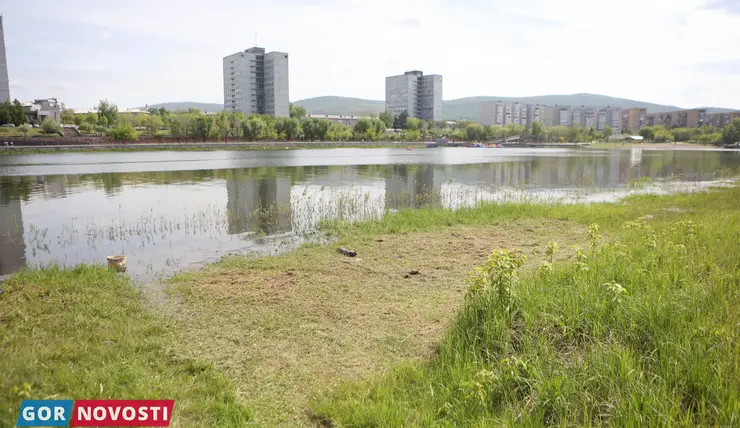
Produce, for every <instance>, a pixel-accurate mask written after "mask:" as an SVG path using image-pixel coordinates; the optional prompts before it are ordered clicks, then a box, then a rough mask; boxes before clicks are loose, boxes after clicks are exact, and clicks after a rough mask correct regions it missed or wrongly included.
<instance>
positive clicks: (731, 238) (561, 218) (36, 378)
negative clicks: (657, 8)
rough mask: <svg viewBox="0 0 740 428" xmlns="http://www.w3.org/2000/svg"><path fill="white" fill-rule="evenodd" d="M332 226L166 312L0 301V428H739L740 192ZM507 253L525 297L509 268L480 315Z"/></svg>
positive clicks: (203, 284) (212, 278) (105, 298)
mask: <svg viewBox="0 0 740 428" xmlns="http://www.w3.org/2000/svg"><path fill="white" fill-rule="evenodd" d="M640 218H644V220H641V221H637V220H638V219H640ZM594 223H596V224H598V225H599V226H600V228H599V230H598V231H597V230H595V229H593V228H591V229H589V226H590V225H591V224H594ZM324 227H325V229H326V230H327V232H328V233H329V234H330V235H332V236H333V237H334V238H335V239H336V240H337V242H336V243H334V244H331V245H307V246H304V247H302V248H300V249H298V250H296V251H294V252H291V253H287V254H283V255H280V256H276V257H265V258H250V257H230V258H227V259H224V260H223V261H221V262H219V263H216V264H213V265H210V266H208V267H207V268H205V269H203V270H200V271H194V272H188V273H183V274H181V275H178V276H176V277H175V278H172V279H171V280H170V281H168V282H167V284H165V290H166V291H167V293H164V295H162V294H159V293H157V294H156V295H149V294H142V292H137V291H136V290H135V288H134V287H133V286H132V285H131V284H130V283H128V282H127V281H125V280H124V279H122V278H120V277H118V276H116V275H114V274H111V273H109V272H107V271H105V270H103V269H100V268H90V267H82V268H77V269H71V270H55V269H47V270H40V271H31V272H25V273H22V274H19V275H16V276H14V277H13V278H12V279H11V280H9V281H6V282H3V283H2V284H0V288H2V289H3V292H2V294H0V325H2V326H3V327H4V329H0V354H1V355H2V356H3V358H2V359H0V388H1V389H0V412H1V413H0V425H2V424H3V423H4V422H6V421H10V423H13V422H14V420H15V418H16V417H17V411H18V403H19V401H20V399H21V398H23V397H31V398H46V397H59V398H62V397H73V398H98V397H115V398H135V397H139V398H150V397H151V398H153V397H167V398H175V399H176V400H177V403H176V407H175V416H176V417H177V418H178V424H179V425H180V426H243V425H244V424H245V423H246V421H247V420H248V419H249V420H251V421H252V422H253V423H256V424H261V425H263V426H313V425H315V424H317V423H325V424H327V423H335V424H337V425H340V426H433V425H447V426H482V425H492V426H497V425H500V424H512V425H513V424H523V425H533V426H537V425H542V424H546V423H547V424H567V425H599V424H607V423H609V424H617V425H630V424H633V425H638V424H640V425H645V426H653V425H681V424H684V425H690V424H697V423H699V424H704V425H723V424H724V425H736V424H737V422H738V419H737V418H738V417H740V416H738V415H740V405H739V404H738V398H737V393H736V392H737V391H738V390H740V381H739V380H738V379H740V376H739V375H740V373H739V372H738V366H739V361H738V355H739V354H740V352H739V351H740V349H738V339H740V337H739V336H740V332H739V331H738V328H737V325H738V322H739V318H738V315H740V314H738V309H737V308H740V305H738V304H740V301H738V300H740V297H739V293H738V278H740V271H738V266H740V252H738V248H737V247H738V244H737V242H740V189H736V188H730V189H719V190H716V191H713V192H708V193H696V194H679V195H671V196H649V195H643V196H637V197H631V198H629V199H628V200H627V201H625V202H621V203H615V204H592V205H538V204H528V203H516V204H512V203H507V204H488V205H483V206H480V207H478V208H474V209H462V210H459V211H455V212H453V211H447V210H443V209H433V208H427V209H421V210H414V211H412V210H409V211H401V212H399V213H397V214H392V215H387V216H385V217H384V218H382V219H381V220H377V221H371V222H365V223H361V224H355V225H350V224H343V223H338V222H335V223H330V224H325V225H324ZM550 242H556V243H557V244H558V245H557V249H556V250H555V251H554V253H553V250H552V249H551V248H554V247H553V246H552V245H550V244H549V243H550ZM617 242H618V243H617ZM592 243H593V246H592ZM338 245H341V246H344V247H347V248H350V249H352V250H355V251H357V252H358V256H357V257H355V258H348V257H344V256H342V255H341V254H338V253H337V251H336V247H337V246H338ZM574 246H579V247H580V248H581V249H582V253H579V252H578V251H577V250H576V249H575V248H573V247H574ZM496 248H506V249H511V248H518V249H519V250H520V251H521V254H523V255H525V256H527V259H526V260H523V261H522V265H521V266H520V267H518V268H517V269H516V272H517V273H518V276H519V277H520V279H519V280H518V281H515V280H513V279H512V278H513V275H514V269H511V268H510V267H512V266H518V265H519V258H518V256H516V255H517V254H519V253H518V252H514V253H512V254H513V255H511V254H510V255H506V254H504V255H503V256H500V257H497V258H496V259H495V260H494V262H495V263H494V264H493V266H494V269H493V270H491V271H490V272H489V273H494V274H495V275H493V277H494V278H497V281H496V282H495V283H494V284H490V283H489V282H486V281H481V280H480V279H479V280H478V281H477V282H476V283H475V285H474V287H472V289H473V290H477V291H478V292H477V293H475V294H471V293H470V292H469V290H470V289H471V287H470V283H468V282H466V280H465V278H466V276H467V274H468V272H470V271H472V270H474V269H475V268H476V266H487V265H488V266H490V264H487V263H486V260H487V258H488V256H489V255H490V254H491V250H493V249H496ZM548 249H550V250H548ZM548 254H549V255H548ZM581 254H582V255H581ZM550 257H551V260H550ZM546 258H547V259H548V261H549V267H545V268H541V266H542V265H543V262H544V261H545V259H546ZM466 296H467V297H466ZM155 297H156V298H155ZM101 385H102V386H101ZM733 394H734V395H733ZM245 406H246V407H245ZM247 407H248V408H249V409H251V411H250V410H248V409H247Z"/></svg>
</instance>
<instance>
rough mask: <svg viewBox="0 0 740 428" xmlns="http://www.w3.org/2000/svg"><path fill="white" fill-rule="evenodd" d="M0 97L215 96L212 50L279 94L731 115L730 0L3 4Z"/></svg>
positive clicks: (736, 104)
mask: <svg viewBox="0 0 740 428" xmlns="http://www.w3.org/2000/svg"><path fill="white" fill-rule="evenodd" d="M0 13H2V14H3V22H4V29H5V44H6V49H7V60H8V71H9V76H10V85H11V87H10V91H11V97H12V98H18V99H21V100H30V99H33V98H46V97H58V98H60V99H61V100H62V101H63V102H64V103H65V104H66V105H67V106H68V107H72V108H91V107H93V106H94V105H95V104H97V101H98V100H100V99H109V100H111V101H112V102H114V103H116V104H117V105H118V106H119V107H120V108H130V107H138V106H143V105H146V104H155V103H160V102H175V101H197V102H216V103H221V102H223V75H222V73H223V72H222V58H223V57H224V56H227V55H230V54H232V53H235V52H238V51H241V50H244V49H247V48H249V47H252V46H255V44H256V45H258V46H261V47H264V48H266V49H267V51H272V50H275V51H282V52H288V53H289V54H290V59H289V61H290V100H291V101H297V100H300V99H305V98H310V97H316V96H323V95H337V96H346V97H357V98H367V99H375V100H382V99H384V97H385V76H390V75H396V74H402V73H403V72H404V71H407V70H412V69H418V70H423V71H424V73H425V74H441V75H442V76H443V81H444V89H443V92H444V99H446V100H449V99H456V98H462V97H470V96H502V97H509V96H511V97H515V96H534V95H546V94H573V93H583V92H589V93H596V94H602V95H610V96H616V97H621V98H629V99H635V100H640V101H648V102H654V103H659V104H668V105H675V106H679V107H682V108H691V107H700V106H714V107H726V108H738V109H740V49H738V46H740V0H618V1H612V2H604V1H595V0H516V1H512V0H508V1H499V0H495V1H484V0H424V1H419V0H417V1H405V0H373V1H359V0H304V1H301V0H270V1H252V0H209V1H208V2H203V1H197V2H196V1H192V0H179V1H170V0H126V1H118V0H108V1H105V2H91V1H88V0H53V1H50V0H35V1H33V2H29V1H28V0H3V1H2V3H0Z"/></svg>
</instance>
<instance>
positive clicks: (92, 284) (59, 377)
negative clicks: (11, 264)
mask: <svg viewBox="0 0 740 428" xmlns="http://www.w3.org/2000/svg"><path fill="white" fill-rule="evenodd" d="M0 289H2V292H1V294H0V426H14V425H15V422H16V420H17V418H18V412H19V409H20V403H21V400H23V399H108V398H111V399H150V398H151V399H155V398H161V399H175V412H174V414H173V425H172V426H182V427H188V426H244V425H246V424H248V423H249V421H250V420H251V412H250V411H249V409H248V408H246V407H245V406H244V405H243V404H242V403H241V402H240V401H239V400H238V397H237V396H236V394H235V390H234V387H233V386H232V385H231V384H230V383H229V382H228V381H227V380H226V378H224V377H223V376H222V375H221V374H220V373H218V372H217V371H216V370H215V369H214V368H213V366H212V365H211V364H209V363H206V362H204V361H202V360H201V361H198V360H194V359H187V358H182V357H181V356H179V355H181V354H180V353H178V352H176V350H175V349H174V343H176V340H175V337H174V334H173V333H174V332H175V331H176V330H175V327H174V326H173V325H172V323H171V322H170V321H169V320H168V319H165V318H163V317H159V316H157V315H154V314H152V313H151V312H150V311H148V310H147V309H145V307H144V305H143V302H142V296H141V294H140V293H139V292H137V291H136V290H135V288H134V286H133V285H132V284H131V283H130V282H129V281H128V280H127V279H126V278H125V277H122V276H119V275H116V274H115V273H113V272H111V271H108V270H107V269H104V268H102V267H98V266H95V267H87V266H81V267H77V268H73V269H67V270H63V269H58V268H56V267H50V268H46V269H41V270H34V271H27V272H23V273H20V274H18V275H15V276H13V277H12V278H11V279H9V280H7V281H3V282H2V283H0Z"/></svg>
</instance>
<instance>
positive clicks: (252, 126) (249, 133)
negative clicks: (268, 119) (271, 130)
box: [242, 116, 268, 141]
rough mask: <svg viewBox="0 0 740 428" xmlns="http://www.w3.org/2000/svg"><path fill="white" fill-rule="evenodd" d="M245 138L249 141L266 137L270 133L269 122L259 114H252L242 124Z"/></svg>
mask: <svg viewBox="0 0 740 428" xmlns="http://www.w3.org/2000/svg"><path fill="white" fill-rule="evenodd" d="M242 128H243V131H242V133H243V134H244V138H245V139H246V140H247V141H256V140H259V139H264V136H265V135H266V134H267V133H268V132H267V131H268V129H267V123H265V121H264V120H263V119H262V118H261V117H259V116H251V117H249V119H247V120H246V122H244V123H243V124H242Z"/></svg>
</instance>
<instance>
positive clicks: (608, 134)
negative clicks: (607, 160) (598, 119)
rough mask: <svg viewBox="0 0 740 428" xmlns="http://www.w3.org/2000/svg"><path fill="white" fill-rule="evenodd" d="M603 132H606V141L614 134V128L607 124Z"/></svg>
mask: <svg viewBox="0 0 740 428" xmlns="http://www.w3.org/2000/svg"><path fill="white" fill-rule="evenodd" d="M601 133H602V134H604V141H609V137H611V136H612V135H613V134H614V130H613V129H612V127H611V126H605V127H604V130H603V131H601Z"/></svg>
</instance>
